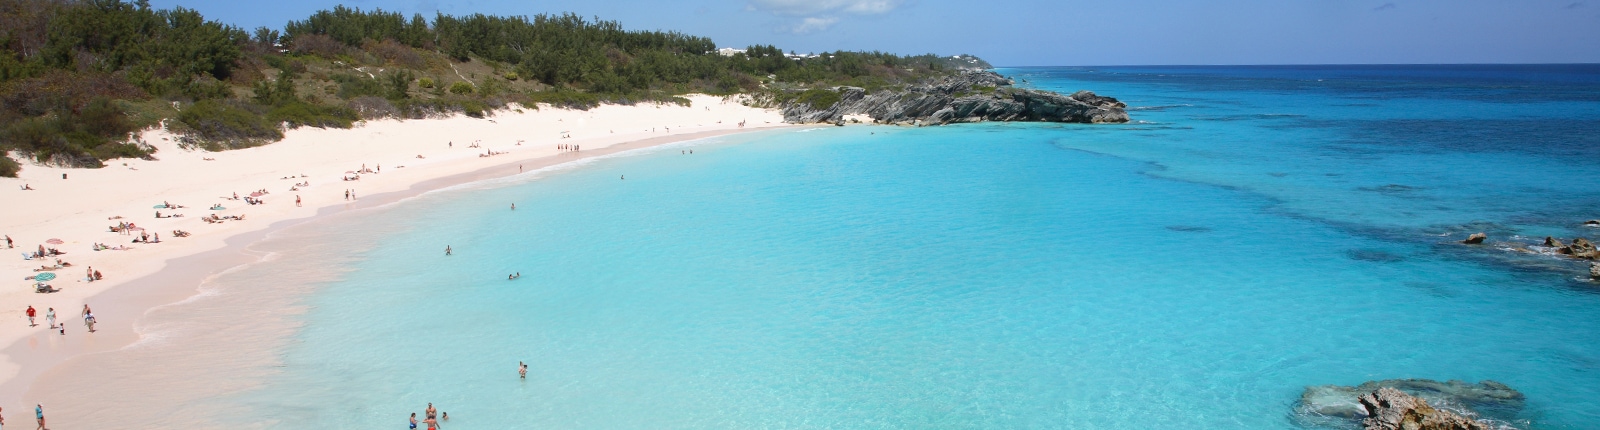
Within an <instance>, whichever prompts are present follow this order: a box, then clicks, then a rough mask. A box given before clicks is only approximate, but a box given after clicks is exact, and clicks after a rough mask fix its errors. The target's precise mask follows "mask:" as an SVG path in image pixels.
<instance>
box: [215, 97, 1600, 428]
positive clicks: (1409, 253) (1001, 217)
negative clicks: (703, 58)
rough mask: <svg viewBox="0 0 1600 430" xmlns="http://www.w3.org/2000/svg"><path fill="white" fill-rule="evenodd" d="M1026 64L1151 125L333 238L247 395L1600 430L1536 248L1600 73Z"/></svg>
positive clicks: (307, 413) (1563, 286)
mask: <svg viewBox="0 0 1600 430" xmlns="http://www.w3.org/2000/svg"><path fill="white" fill-rule="evenodd" d="M1001 72H1002V73H1005V74H1008V75H1010V76H1013V77H1015V78H1018V81H1019V85H1024V86H1029V87H1036V88H1044V89H1052V90H1059V91H1063V92H1070V91H1075V90H1079V89H1090V90H1094V91H1096V92H1098V93H1100V94H1102V95H1108V96H1114V97H1118V98H1120V99H1122V100H1124V101H1126V102H1127V103H1128V104H1129V105H1130V106H1131V114H1132V116H1133V118H1134V120H1135V121H1134V122H1133V123H1131V124H1126V125H1059V124H971V125H959V126H947V127H929V128H899V127H876V126H863V127H845V128H834V127H824V128H816V129H805V130H780V131H773V132H763V133H755V134H748V135H741V136H735V137H727V138H719V139H714V140H710V141H702V142H694V143H691V144H687V145H684V146H677V147H665V148H659V149H655V150H647V151H641V152H636V153H631V154H629V155H627V156H621V157H611V158H606V159H601V160H597V161H595V162H592V163H588V164H585V165H582V166H575V167H572V168H565V169H558V170H554V171H547V172H538V173H531V174H529V175H526V176H525V177H523V178H519V179H517V180H510V181H499V182H496V183H492V184H482V185H479V186H472V187H462V188H460V189H456V190H450V191H444V192H436V193H431V194H428V195H425V196H422V197H419V198H416V199H412V200H408V201H405V202H402V203H399V204H396V205H393V206H392V207H389V208H385V209H383V210H378V211H371V212H368V213H366V214H364V215H363V216H362V221H361V222H360V223H344V224H340V225H338V226H337V227H330V226H309V227H305V228H306V229H311V230H310V232H308V233H305V234H306V235H309V236H313V237H315V236H317V235H320V234H324V233H325V234H326V235H325V236H324V237H326V238H327V240H330V241H341V242H342V243H349V244H359V246H356V245H352V246H350V247H341V251H342V253H343V254H345V255H342V256H341V257H340V259H341V260H340V261H341V262H340V263H339V264H340V266H341V267H340V268H339V269H338V270H336V271H331V272H330V273H337V274H338V276H337V277H336V279H331V280H328V281H327V282H326V283H325V284H322V285H319V286H318V290H319V291H318V292H317V293H315V294H313V295H311V296H310V297H307V298H305V299H304V300H305V303H306V305H308V306H309V311H308V312H307V313H306V314H305V315H303V316H302V318H303V319H304V321H305V323H306V325H305V326H304V328H303V329H302V330H301V331H300V332H299V333H298V334H297V335H296V336H295V339H294V342H293V343H292V344H291V346H290V347H289V348H288V349H287V350H284V351H281V352H280V353H281V354H282V357H283V361H284V365H283V367H282V368H281V372H282V373H281V374H280V375H278V376H277V377H274V378H273V380H272V381H271V382H270V383H268V384H267V385H266V386H265V387H263V388H261V389H258V390H254V391H250V392H246V393H241V394H238V395H236V396H232V397H229V398H225V399H220V400H218V401H219V402H227V403H231V404H239V405H245V408H246V409H247V410H249V411H251V412H249V413H246V414H243V415H241V416H236V417H233V418H231V419H230V420H238V421H246V422H256V423H260V422H268V423H271V424H272V426H276V427H281V428H307V427H314V428H385V427H386V426H388V427H392V428H402V427H400V426H402V425H403V423H404V421H405V417H406V415H407V414H409V413H410V412H418V411H420V409H421V408H422V405H424V404H425V403H427V402H434V403H435V404H437V405H439V406H440V408H441V409H443V410H445V411H447V412H450V414H451V416H452V420H451V421H450V422H449V423H448V424H447V427H448V428H485V429H487V428H496V429H502V428H617V427H622V428H771V427H791V428H840V427H842V428H863V427H870V428H881V427H892V428H928V427H939V428H952V427H954V428H1015V427H1046V428H1058V427H1065V428H1099V429H1150V428H1190V429H1241V428H1247V429H1278V428H1296V427H1299V426H1302V425H1304V424H1305V422H1304V421H1303V420H1301V418H1302V417H1298V416H1296V415H1295V413H1294V412H1293V406H1294V403H1295V401H1296V400H1297V399H1298V398H1299V395H1300V393H1301V391H1302V390H1303V389H1304V388H1305V387H1306V386H1307V385H1321V384H1344V385H1355V384H1359V383H1361V382H1364V381H1368V380H1375V379H1389V378H1413V377H1415V378H1432V379H1440V380H1445V379H1461V380H1467V381H1478V380H1483V379H1493V380H1496V381H1500V382H1504V383H1506V384H1509V385H1511V386H1512V387H1514V388H1517V389H1519V390H1521V391H1522V392H1523V393H1525V394H1526V395H1527V396H1528V403H1527V406H1526V408H1525V409H1524V410H1523V411H1522V412H1521V413H1520V414H1519V415H1517V416H1515V417H1509V418H1511V420H1512V421H1513V422H1515V423H1517V424H1518V425H1520V426H1528V427H1533V428H1541V429H1547V428H1548V429H1554V428H1595V426H1596V424H1595V423H1600V401H1597V400H1596V399H1600V286H1597V285H1596V284H1593V283H1589V282H1587V281H1585V280H1583V279H1582V278H1583V277H1586V272H1587V269H1586V266H1584V265H1582V264H1580V263H1578V262H1572V261H1567V260H1564V259H1562V258H1561V257H1556V256H1551V255H1536V254H1525V253H1518V252H1514V251H1510V250H1509V249H1511V248H1513V247H1514V245H1517V244H1524V243H1525V244H1532V243H1535V242H1536V241H1537V240H1539V239H1542V238H1543V236H1545V235H1555V236H1559V237H1563V238H1570V237H1573V236H1577V235H1587V236H1589V237H1591V238H1592V237H1594V236H1596V235H1597V234H1596V233H1600V229H1586V228H1585V227H1582V226H1581V222H1582V221H1584V220H1586V219H1592V218H1600V181H1597V180H1596V179H1597V178H1600V137H1596V136H1600V67H1597V66H1428V67H1412V66H1362V67H1337V66H1330V67H1323V66H1319V67H1140V68H1133V67H1110V68H1048V69H1039V68H1028V69H1004V70H1001ZM1024 80H1025V82H1024ZM690 147H692V148H693V149H694V150H695V154H694V155H681V154H680V152H679V151H680V150H682V149H686V148H690ZM621 175H626V177H627V179H626V180H620V179H619V176H621ZM511 202H515V203H517V207H518V209H517V210H516V211H510V210H508V209H507V206H508V204H509V203H511ZM316 229H325V230H327V231H326V232H323V233H319V232H318V230H316ZM1476 231H1486V232H1488V233H1489V234H1490V235H1491V236H1490V237H1491V240H1490V242H1493V243H1494V244H1492V245H1489V246H1480V247H1469V246H1465V245H1459V244H1456V243H1454V242H1455V241H1458V240H1460V239H1461V238H1464V237H1465V236H1466V234H1468V233H1471V232H1476ZM446 244H448V245H451V246H452V247H453V249H454V250H455V255H454V256H451V257H444V256H443V255H442V252H441V251H442V248H443V247H444V246H445V245H446ZM302 257H304V256H302ZM346 260H348V261H346ZM255 270H261V271H262V272H260V273H262V274H270V273H272V272H271V270H284V268H282V267H277V268H274V267H273V266H272V264H271V263H266V264H263V265H259V266H257V267H253V268H249V269H245V273H244V275H248V274H249V273H250V271H255ZM517 271H520V272H521V273H522V274H523V275H524V278H522V279H520V280H517V281H507V280H506V279H505V276H506V274H508V273H511V272H517ZM266 276H270V275H266ZM519 360H520V361H526V362H527V363H528V364H529V366H530V368H531V372H530V375H529V377H528V379H527V380H519V379H518V378H516V376H515V372H514V367H515V363H516V362H517V361H519ZM285 411H292V413H287V414H286V413H284V412H285Z"/></svg>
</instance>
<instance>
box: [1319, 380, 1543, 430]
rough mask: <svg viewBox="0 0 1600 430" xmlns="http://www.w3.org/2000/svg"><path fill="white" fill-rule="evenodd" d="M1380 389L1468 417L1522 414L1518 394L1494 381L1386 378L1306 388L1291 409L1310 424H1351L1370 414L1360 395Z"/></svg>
mask: <svg viewBox="0 0 1600 430" xmlns="http://www.w3.org/2000/svg"><path fill="white" fill-rule="evenodd" d="M1382 388H1389V389H1395V390H1400V391H1401V392H1403V393H1406V394H1408V395H1411V396H1416V397H1418V398H1422V399H1426V400H1428V402H1429V404H1431V405H1436V406H1438V407H1443V408H1447V409H1454V410H1460V411H1471V412H1470V413H1468V414H1469V415H1472V414H1481V415H1483V416H1486V417H1490V418H1493V419H1498V420H1511V419H1514V418H1515V417H1516V416H1517V414H1518V413H1520V412H1521V411H1522V407H1523V403H1524V401H1525V398H1524V397H1523V395H1522V393H1519V392H1517V390H1513V389H1511V387H1509V386H1506V385H1505V384H1501V383H1499V382H1495V381H1483V382H1479V383H1477V384H1470V383H1466V382H1463V381H1446V382H1439V381H1434V380H1430V379H1388V380H1382V381H1368V382H1366V383H1363V384H1361V385H1359V386H1354V387H1350V386H1342V385H1318V386H1310V387H1306V390H1305V392H1304V393H1301V394H1300V402H1299V404H1297V405H1296V407H1295V409H1296V411H1297V412H1298V415H1299V416H1301V417H1302V418H1303V419H1306V420H1308V421H1309V422H1312V423H1313V424H1314V423H1315V422H1316V421H1318V420H1322V419H1324V418H1335V419H1339V420H1345V422H1354V421H1356V420H1361V419H1363V418H1367V417H1368V416H1370V415H1371V412H1370V411H1368V410H1367V408H1366V407H1365V406H1364V405H1362V404H1361V401H1360V398H1361V396H1362V395H1364V394H1368V393H1372V392H1374V391H1377V390H1379V389H1382ZM1324 421H1325V420H1324ZM1323 424H1326V422H1324V423H1323Z"/></svg>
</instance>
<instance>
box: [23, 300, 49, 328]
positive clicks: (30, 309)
mask: <svg viewBox="0 0 1600 430" xmlns="http://www.w3.org/2000/svg"><path fill="white" fill-rule="evenodd" d="M38 314H39V311H36V310H33V305H28V327H37V326H38V324H34V322H33V317H34V316H36V315H38ZM50 328H56V325H55V324H54V323H52V324H50Z"/></svg>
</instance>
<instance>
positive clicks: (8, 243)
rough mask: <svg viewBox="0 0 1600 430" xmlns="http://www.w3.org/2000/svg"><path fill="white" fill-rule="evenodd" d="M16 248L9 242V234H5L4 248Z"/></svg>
mask: <svg viewBox="0 0 1600 430" xmlns="http://www.w3.org/2000/svg"><path fill="white" fill-rule="evenodd" d="M11 248H16V246H13V245H12V244H11V235H9V234H8V235H6V249H11Z"/></svg>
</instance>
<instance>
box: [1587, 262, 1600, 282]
mask: <svg viewBox="0 0 1600 430" xmlns="http://www.w3.org/2000/svg"><path fill="white" fill-rule="evenodd" d="M1589 280H1591V281H1600V262H1594V263H1589Z"/></svg>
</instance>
